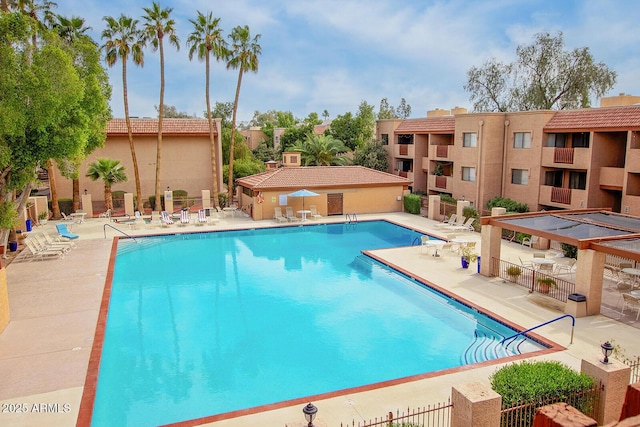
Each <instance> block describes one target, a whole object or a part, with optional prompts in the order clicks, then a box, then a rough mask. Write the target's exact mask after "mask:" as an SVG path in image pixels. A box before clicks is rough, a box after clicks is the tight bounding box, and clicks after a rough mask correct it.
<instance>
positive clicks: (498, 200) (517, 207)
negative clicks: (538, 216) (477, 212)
mask: <svg viewBox="0 0 640 427" xmlns="http://www.w3.org/2000/svg"><path fill="white" fill-rule="evenodd" d="M487 207H488V208H489V210H491V209H492V208H505V209H506V210H507V212H517V213H525V212H529V206H527V204H526V203H518V202H517V201H515V200H512V199H508V198H505V197H498V196H496V197H494V198H492V199H491V200H489V201H488V202H487Z"/></svg>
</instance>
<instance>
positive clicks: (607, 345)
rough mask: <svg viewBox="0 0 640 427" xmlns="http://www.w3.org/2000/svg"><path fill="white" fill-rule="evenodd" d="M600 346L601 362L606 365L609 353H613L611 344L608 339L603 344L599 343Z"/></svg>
mask: <svg viewBox="0 0 640 427" xmlns="http://www.w3.org/2000/svg"><path fill="white" fill-rule="evenodd" d="M600 347H601V348H602V354H603V355H604V359H602V363H604V364H605V365H608V364H609V356H611V353H613V346H612V345H611V343H610V342H609V341H607V342H605V343H604V344H601V345H600Z"/></svg>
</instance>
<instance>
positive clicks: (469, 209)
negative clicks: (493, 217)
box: [462, 206, 480, 231]
mask: <svg viewBox="0 0 640 427" xmlns="http://www.w3.org/2000/svg"><path fill="white" fill-rule="evenodd" d="M462 215H464V217H465V218H475V219H476V221H473V229H474V230H475V231H480V223H479V222H478V221H477V219H478V218H480V213H479V212H478V210H477V209H476V208H474V207H473V206H466V207H465V208H464V209H462Z"/></svg>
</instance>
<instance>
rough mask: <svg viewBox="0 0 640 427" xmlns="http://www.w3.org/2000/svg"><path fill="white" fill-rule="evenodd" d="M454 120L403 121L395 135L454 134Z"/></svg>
mask: <svg viewBox="0 0 640 427" xmlns="http://www.w3.org/2000/svg"><path fill="white" fill-rule="evenodd" d="M455 129H456V119H455V117H454V116H450V117H427V118H421V119H408V120H403V121H402V123H400V126H398V128H397V129H396V130H395V133H396V134H398V133H454V131H455Z"/></svg>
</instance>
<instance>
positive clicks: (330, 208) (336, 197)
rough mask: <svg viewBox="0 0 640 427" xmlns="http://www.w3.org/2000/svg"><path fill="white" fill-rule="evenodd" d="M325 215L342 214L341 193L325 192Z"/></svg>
mask: <svg viewBox="0 0 640 427" xmlns="http://www.w3.org/2000/svg"><path fill="white" fill-rule="evenodd" d="M327 215H342V193H330V194H327Z"/></svg>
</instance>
